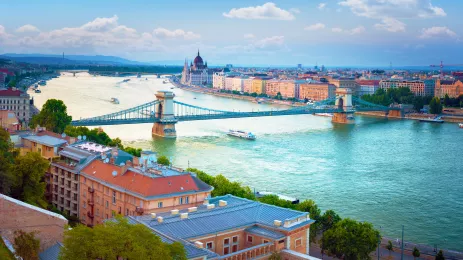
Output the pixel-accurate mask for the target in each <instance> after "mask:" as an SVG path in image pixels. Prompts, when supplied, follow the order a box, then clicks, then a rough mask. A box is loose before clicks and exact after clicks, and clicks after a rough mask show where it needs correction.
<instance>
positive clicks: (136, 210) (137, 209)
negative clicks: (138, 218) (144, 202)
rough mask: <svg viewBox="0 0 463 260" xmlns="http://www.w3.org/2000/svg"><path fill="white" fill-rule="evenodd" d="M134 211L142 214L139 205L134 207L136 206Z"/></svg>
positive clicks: (142, 210)
mask: <svg viewBox="0 0 463 260" xmlns="http://www.w3.org/2000/svg"><path fill="white" fill-rule="evenodd" d="M135 212H137V213H139V214H143V212H144V209H143V208H141V207H136V208H135Z"/></svg>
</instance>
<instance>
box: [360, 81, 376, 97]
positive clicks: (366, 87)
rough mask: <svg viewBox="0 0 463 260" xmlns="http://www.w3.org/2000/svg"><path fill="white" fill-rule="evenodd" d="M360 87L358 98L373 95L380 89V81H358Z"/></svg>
mask: <svg viewBox="0 0 463 260" xmlns="http://www.w3.org/2000/svg"><path fill="white" fill-rule="evenodd" d="M356 82H357V84H358V85H359V87H358V90H357V95H358V96H360V97H361V96H363V95H373V94H375V92H376V90H378V89H379V82H380V81H379V80H356Z"/></svg>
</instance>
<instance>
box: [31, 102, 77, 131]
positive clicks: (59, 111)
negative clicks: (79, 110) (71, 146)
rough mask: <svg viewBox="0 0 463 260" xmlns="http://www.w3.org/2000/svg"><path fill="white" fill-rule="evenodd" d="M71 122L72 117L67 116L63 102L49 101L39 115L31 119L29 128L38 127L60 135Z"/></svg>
mask: <svg viewBox="0 0 463 260" xmlns="http://www.w3.org/2000/svg"><path fill="white" fill-rule="evenodd" d="M71 121H72V117H71V116H69V115H68V114H67V107H66V105H65V104H64V103H63V101H61V100H57V99H49V100H47V102H46V103H45V104H44V105H43V107H42V110H41V111H40V113H38V114H37V115H35V116H33V117H32V119H31V122H30V126H31V127H32V128H35V127H36V126H37V125H40V126H44V127H46V128H47V129H48V130H50V131H53V132H55V133H62V132H64V129H65V128H66V126H67V125H69V123H71Z"/></svg>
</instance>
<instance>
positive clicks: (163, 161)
mask: <svg viewBox="0 0 463 260" xmlns="http://www.w3.org/2000/svg"><path fill="white" fill-rule="evenodd" d="M157 163H158V164H161V165H166V166H169V165H170V161H169V159H168V158H167V157H166V156H165V155H161V156H159V157H158V160H157Z"/></svg>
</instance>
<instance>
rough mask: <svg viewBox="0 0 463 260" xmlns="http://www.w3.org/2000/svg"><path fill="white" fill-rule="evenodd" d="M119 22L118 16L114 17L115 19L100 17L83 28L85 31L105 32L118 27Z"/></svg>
mask: <svg viewBox="0 0 463 260" xmlns="http://www.w3.org/2000/svg"><path fill="white" fill-rule="evenodd" d="M117 20H119V17H117V15H114V16H113V17H109V18H106V17H98V18H96V19H95V20H93V21H91V22H88V23H86V24H84V25H82V27H81V28H82V29H83V30H86V31H91V32H104V31H108V30H110V29H112V28H115V27H116V26H117Z"/></svg>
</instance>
